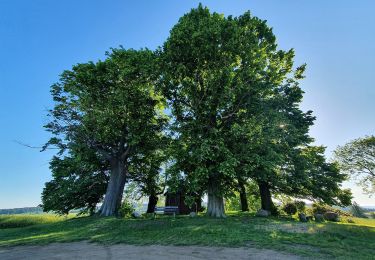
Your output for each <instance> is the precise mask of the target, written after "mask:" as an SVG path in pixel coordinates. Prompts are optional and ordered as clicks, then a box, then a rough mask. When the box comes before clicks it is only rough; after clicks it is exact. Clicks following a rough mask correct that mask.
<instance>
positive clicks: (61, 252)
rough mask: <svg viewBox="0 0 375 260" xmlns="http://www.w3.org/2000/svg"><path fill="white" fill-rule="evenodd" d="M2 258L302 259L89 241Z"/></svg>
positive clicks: (11, 252) (9, 252)
mask: <svg viewBox="0 0 375 260" xmlns="http://www.w3.org/2000/svg"><path fill="white" fill-rule="evenodd" d="M0 259H2V260H7V259H12V260H13V259H137V260H138V259H139V260H149V259H156V260H161V259H178V260H182V259H189V260H190V259H194V260H197V259H231V260H237V259H256V260H263V259H279V260H283V259H292V260H293V259H301V258H300V257H299V256H296V255H292V254H288V253H283V252H279V251H273V250H269V249H259V248H253V247H246V248H244V247H242V248H227V247H202V246H158V245H150V246H134V245H124V244H117V245H101V244H95V243H88V242H74V243H54V244H49V245H43V246H39V245H38V246H16V247H3V248H0Z"/></svg>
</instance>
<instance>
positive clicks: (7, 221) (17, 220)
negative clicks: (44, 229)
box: [0, 214, 75, 229]
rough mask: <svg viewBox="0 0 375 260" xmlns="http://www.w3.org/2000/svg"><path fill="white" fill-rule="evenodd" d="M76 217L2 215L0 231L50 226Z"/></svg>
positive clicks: (0, 216)
mask: <svg viewBox="0 0 375 260" xmlns="http://www.w3.org/2000/svg"><path fill="white" fill-rule="evenodd" d="M73 216H75V215H69V216H68V217H62V216H57V215H52V214H20V215H0V229H4V228H19V227H27V226H32V225H36V224H49V223H55V222H59V221H63V220H66V219H67V218H71V217H73Z"/></svg>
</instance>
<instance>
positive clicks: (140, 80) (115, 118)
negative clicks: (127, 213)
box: [46, 49, 166, 216]
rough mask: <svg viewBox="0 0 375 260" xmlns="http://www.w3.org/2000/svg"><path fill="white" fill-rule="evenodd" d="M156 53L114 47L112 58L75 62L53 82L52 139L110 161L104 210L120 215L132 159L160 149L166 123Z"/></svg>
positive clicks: (49, 126)
mask: <svg viewBox="0 0 375 260" xmlns="http://www.w3.org/2000/svg"><path fill="white" fill-rule="evenodd" d="M155 68H156V67H155V55H154V54H153V52H151V51H149V50H140V51H136V50H125V49H112V51H111V52H109V53H107V59H106V60H104V61H99V62H96V63H93V62H89V63H83V64H78V65H75V66H73V68H72V70H67V71H64V72H63V73H62V75H61V78H60V82H58V83H56V84H54V85H53V86H52V90H51V92H52V95H53V99H54V101H55V103H56V104H55V107H54V109H52V110H51V111H50V116H51V117H52V120H51V122H50V123H48V124H47V125H46V128H47V130H49V131H50V132H52V134H54V137H53V138H51V140H50V141H49V142H48V143H47V146H48V145H57V146H58V147H60V148H61V151H60V154H61V155H62V154H63V153H64V152H65V151H70V150H75V151H79V150H80V149H81V147H82V149H89V150H91V151H93V152H94V153H95V155H96V156H98V158H100V160H102V161H105V162H107V163H109V165H110V174H109V183H108V186H107V190H106V194H105V197H104V201H103V204H102V207H101V210H100V212H101V215H103V216H110V215H116V214H117V211H118V208H119V206H120V203H121V198H122V194H123V189H124V185H125V182H126V178H127V177H128V169H129V166H130V165H131V163H132V161H133V160H135V159H137V160H139V159H140V158H143V157H144V156H143V155H144V153H150V151H153V150H155V149H157V147H158V145H159V141H160V139H161V138H162V136H163V134H162V130H163V127H164V124H165V123H166V117H165V116H164V115H163V109H164V101H163V97H162V96H161V95H159V94H158V93H157V92H156V90H155V87H154V86H155V84H154V83H155V80H156V79H157V74H156V73H155V71H156V70H155Z"/></svg>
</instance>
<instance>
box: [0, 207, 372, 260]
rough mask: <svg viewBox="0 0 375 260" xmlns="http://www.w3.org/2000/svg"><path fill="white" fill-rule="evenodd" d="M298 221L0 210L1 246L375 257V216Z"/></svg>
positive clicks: (247, 216) (241, 216) (248, 216)
mask: <svg viewBox="0 0 375 260" xmlns="http://www.w3.org/2000/svg"><path fill="white" fill-rule="evenodd" d="M353 220H354V222H355V223H341V222H340V223H327V222H325V223H300V222H298V221H295V220H293V219H288V218H258V217H254V216H253V215H251V214H239V213H232V214H229V216H228V217H227V218H226V219H212V218H206V217H204V216H198V217H195V218H189V217H182V216H181V217H176V218H173V217H169V216H158V217H157V218H156V219H152V218H149V219H147V218H144V219H117V218H98V217H73V216H71V217H68V218H64V217H58V216H54V215H48V214H45V215H17V216H15V215H13V216H12V215H5V216H0V247H1V246H16V245H26V244H28V245H29V244H47V243H52V242H69V241H80V240H88V241H92V242H99V243H110V244H112V243H127V244H138V245H145V244H159V245H205V246H230V247H240V246H253V247H264V248H270V249H276V250H282V251H287V252H291V253H295V254H298V255H305V256H311V257H322V258H332V257H336V258H339V259H340V258H341V259H371V258H372V259H373V256H374V255H375V220H374V219H356V218H353Z"/></svg>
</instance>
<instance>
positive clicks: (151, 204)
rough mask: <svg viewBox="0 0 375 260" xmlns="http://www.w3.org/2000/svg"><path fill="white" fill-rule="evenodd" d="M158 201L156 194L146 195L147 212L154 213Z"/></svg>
mask: <svg viewBox="0 0 375 260" xmlns="http://www.w3.org/2000/svg"><path fill="white" fill-rule="evenodd" d="M157 203H158V196H156V195H155V194H151V195H150V196H149V197H148V205H147V213H154V212H155V207H156V204H157Z"/></svg>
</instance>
